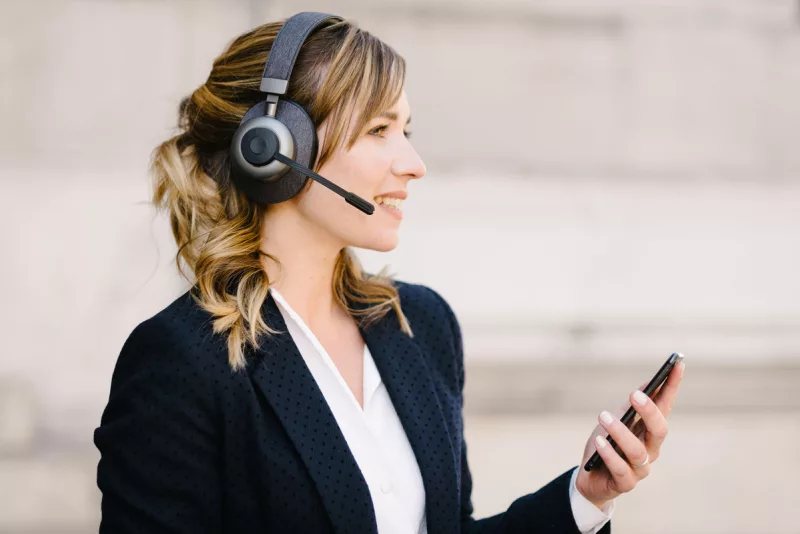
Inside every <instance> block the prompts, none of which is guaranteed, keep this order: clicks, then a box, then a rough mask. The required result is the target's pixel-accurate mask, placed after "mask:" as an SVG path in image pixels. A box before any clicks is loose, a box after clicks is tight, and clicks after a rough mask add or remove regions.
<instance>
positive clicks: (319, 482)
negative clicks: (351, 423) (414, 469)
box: [251, 293, 378, 534]
mask: <svg viewBox="0 0 800 534" xmlns="http://www.w3.org/2000/svg"><path fill="white" fill-rule="evenodd" d="M262 310H263V311H262V313H264V315H265V320H266V322H267V324H268V325H269V326H270V327H271V328H274V329H277V330H280V331H281V332H282V333H281V334H278V335H272V336H265V337H266V340H265V341H263V342H262V343H261V346H260V347H259V349H258V350H257V351H256V352H257V353H258V354H257V356H258V357H257V358H256V359H255V362H254V363H255V365H253V366H252V370H251V376H252V377H253V380H254V382H255V384H256V385H257V387H258V388H259V389H260V390H261V391H262V393H263V394H264V396H265V397H266V398H267V400H268V401H269V403H270V404H271V405H272V408H273V410H275V413H276V414H277V416H278V419H280V421H281V423H282V424H283V426H284V428H285V429H286V433H287V434H288V435H289V438H290V439H291V440H292V442H293V444H294V446H295V447H296V448H297V451H298V452H299V454H300V457H301V458H302V459H303V462H304V463H305V465H306V468H307V469H308V472H309V473H310V475H311V478H312V479H313V480H314V483H315V484H316V486H317V490H318V491H319V495H320V498H321V499H322V502H323V504H324V506H325V508H326V509H327V510H328V515H329V517H330V520H331V524H332V525H333V530H334V532H337V533H340V534H346V533H351V532H365V533H372V534H377V530H378V529H377V523H376V520H375V510H374V509H373V506H372V498H371V496H370V493H369V487H368V486H367V482H366V480H365V479H364V476H363V475H362V473H361V470H360V469H359V467H358V464H357V463H356V460H355V458H354V457H353V455H352V453H351V452H350V448H349V446H348V445H347V441H346V440H345V437H344V435H343V434H342V431H341V430H340V429H339V425H338V424H337V423H336V419H335V417H334V415H333V412H331V409H330V407H329V406H328V403H327V401H326V400H325V397H324V396H323V395H322V392H321V391H320V389H319V387H318V386H317V383H316V381H315V380H314V377H313V375H312V374H311V371H310V370H309V369H308V367H307V366H306V364H305V361H304V360H303V356H302V354H300V351H299V349H298V348H297V345H296V344H295V343H294V341H293V340H292V337H291V335H290V334H289V332H288V330H287V328H286V322H285V321H284V320H283V316H282V315H281V313H280V310H279V309H278V305H277V303H276V302H275V300H274V299H273V297H272V294H271V293H270V294H268V296H267V300H266V301H265V303H264V308H263V309H262ZM322 436H325V438H324V440H323V439H322ZM331 466H336V467H338V468H339V469H341V474H340V475H339V474H338V473H339V470H338V469H337V470H334V472H336V473H337V478H338V477H341V479H342V480H352V481H354V482H353V483H351V484H348V485H346V486H345V488H346V491H342V489H345V488H343V487H342V486H343V484H342V483H341V482H340V481H339V480H337V479H336V478H332V477H331V476H330V473H331V469H330V467H331Z"/></svg>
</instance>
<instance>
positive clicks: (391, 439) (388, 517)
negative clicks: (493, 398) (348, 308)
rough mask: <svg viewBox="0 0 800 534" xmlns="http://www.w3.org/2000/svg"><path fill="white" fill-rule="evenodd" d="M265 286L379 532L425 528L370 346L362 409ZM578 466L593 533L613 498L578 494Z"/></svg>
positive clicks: (402, 533)
mask: <svg viewBox="0 0 800 534" xmlns="http://www.w3.org/2000/svg"><path fill="white" fill-rule="evenodd" d="M270 291H271V293H272V296H273V297H274V299H275V302H276V303H277V304H278V309H279V310H280V312H281V315H282V316H283V319H284V321H285V322H286V328H287V330H288V331H289V334H290V335H291V336H292V340H293V341H294V342H295V344H296V345H297V348H298V350H299V351H300V354H301V355H302V356H303V360H304V361H305V363H306V366H307V367H308V369H309V370H310V371H311V374H312V376H313V377H314V380H315V381H316V383H317V386H318V387H319V389H320V391H321V392H322V394H323V396H324V397H325V400H326V402H327V403H328V406H329V407H330V409H331V412H333V416H334V417H335V419H336V422H337V423H338V425H339V428H340V429H341V431H342V434H343V435H344V438H345V440H346V441H347V445H348V446H349V447H350V452H351V453H352V454H353V457H354V458H355V460H356V463H357V464H358V467H359V469H360V470H361V473H362V474H363V476H364V479H365V480H366V481H367V486H368V487H369V492H370V496H371V497H372V506H373V509H374V510H375V519H376V520H377V524H378V532H379V534H426V533H427V531H428V529H427V524H426V518H425V486H424V485H423V482H422V474H421V473H420V470H419V465H417V460H416V457H415V456H414V450H413V449H412V448H411V444H410V443H409V442H408V438H407V437H406V433H405V430H404V429H403V425H402V423H401V422H400V418H399V417H398V416H397V412H396V411H395V409H394V405H393V404H392V401H391V399H390V398H389V392H388V391H387V390H386V386H385V385H384V384H383V381H382V380H381V376H380V373H379V372H378V368H377V367H376V366H375V361H374V360H373V359H372V354H371V353H370V351H369V348H368V347H367V346H366V344H365V345H364V408H363V409H362V408H361V405H359V403H358V400H357V399H356V397H355V395H353V392H352V390H351V389H350V387H349V386H348V385H347V382H345V380H344V378H343V377H342V375H341V373H339V369H338V368H337V367H336V364H334V363H333V360H332V359H331V357H330V356H329V355H328V353H327V351H326V350H325V347H323V346H322V344H321V343H320V342H319V340H318V339H317V337H316V336H315V335H314V333H313V332H312V331H311V330H310V329H309V328H308V326H306V324H305V322H304V321H303V319H302V318H301V317H300V316H299V315H297V313H296V312H295V311H294V309H293V308H292V307H291V306H290V305H289V303H288V302H287V301H286V299H284V298H283V296H282V295H281V294H280V293H279V292H278V290H276V289H275V288H274V287H270ZM580 468H581V467H580V466H578V469H580ZM578 469H576V470H575V472H574V473H573V474H572V479H571V482H570V491H569V498H570V504H571V506H572V513H573V515H574V516H575V522H576V524H577V525H578V528H579V529H580V531H581V532H582V533H584V534H596V532H597V531H598V530H600V529H601V528H602V527H603V525H605V524H606V522H608V520H609V519H610V518H611V513H612V512H613V509H614V501H611V502H610V503H608V504H607V505H606V506H605V508H604V512H605V513H604V512H603V511H600V510H599V509H598V508H597V507H596V506H595V505H594V504H592V503H591V502H589V501H588V500H587V499H586V498H585V497H584V496H583V495H581V494H580V492H578V491H577V490H576V488H575V478H576V475H577V472H578Z"/></svg>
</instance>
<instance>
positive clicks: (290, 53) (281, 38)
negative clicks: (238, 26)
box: [261, 11, 343, 103]
mask: <svg viewBox="0 0 800 534" xmlns="http://www.w3.org/2000/svg"><path fill="white" fill-rule="evenodd" d="M341 20H343V19H342V18H341V17H339V16H337V15H330V14H328V13H316V12H313V11H306V12H303V13H298V14H297V15H294V16H293V17H291V18H289V19H288V20H287V21H286V22H285V23H284V24H283V26H282V27H281V29H280V31H279V32H278V35H277V36H276V37H275V42H274V43H273V44H272V49H271V50H270V52H269V55H268V56H267V64H266V65H265V66H264V74H263V75H262V77H261V91H262V92H264V93H268V94H269V95H270V96H271V95H276V96H280V95H283V94H284V93H286V88H287V86H288V85H289V78H290V77H291V75H292V70H293V69H294V63H295V61H297V56H298V54H299V53H300V48H301V47H302V46H303V43H305V41H306V39H307V38H308V36H309V35H310V34H311V32H313V31H314V30H316V29H317V28H318V27H320V26H322V25H323V24H324V23H326V22H328V21H334V22H339V21H341ZM267 102H268V103H270V102H277V98H274V100H273V99H272V98H270V97H268V98H267Z"/></svg>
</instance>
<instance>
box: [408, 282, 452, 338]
mask: <svg viewBox="0 0 800 534" xmlns="http://www.w3.org/2000/svg"><path fill="white" fill-rule="evenodd" d="M394 284H395V286H396V287H397V290H398V293H399V294H400V306H401V308H402V309H403V313H405V314H406V315H407V316H409V317H417V316H423V317H426V318H430V317H431V316H433V317H434V318H437V319H438V320H440V321H441V320H445V321H446V322H447V323H449V325H450V327H451V329H453V330H460V328H459V324H458V319H457V318H456V314H455V312H454V311H453V308H452V306H451V305H450V303H449V302H448V301H447V299H445V298H444V297H443V296H442V295H441V293H439V292H438V291H436V290H435V289H433V288H431V287H430V286H427V285H424V284H415V283H411V282H406V281H403V280H394ZM409 320H411V319H409ZM454 333H457V334H459V335H460V332H454Z"/></svg>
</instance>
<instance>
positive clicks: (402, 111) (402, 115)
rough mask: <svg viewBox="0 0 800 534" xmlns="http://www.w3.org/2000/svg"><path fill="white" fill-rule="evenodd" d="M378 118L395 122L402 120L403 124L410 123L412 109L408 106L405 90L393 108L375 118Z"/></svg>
mask: <svg viewBox="0 0 800 534" xmlns="http://www.w3.org/2000/svg"><path fill="white" fill-rule="evenodd" d="M378 117H381V118H385V119H389V120H393V121H394V120H400V121H402V122H408V121H409V120H410V119H411V107H410V106H409V104H408V98H407V97H406V92H405V89H404V90H403V92H402V93H400V97H399V98H398V99H397V101H396V102H395V103H394V104H393V105H392V107H390V108H389V109H385V110H383V111H382V112H380V113H378V115H377V116H376V117H375V118H378Z"/></svg>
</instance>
